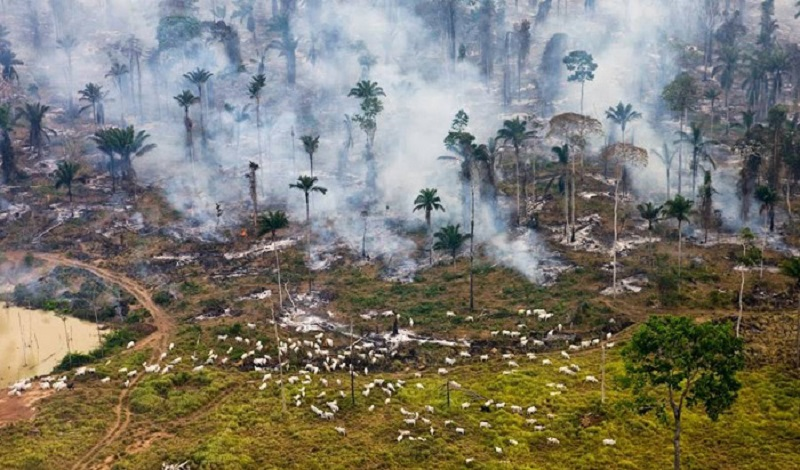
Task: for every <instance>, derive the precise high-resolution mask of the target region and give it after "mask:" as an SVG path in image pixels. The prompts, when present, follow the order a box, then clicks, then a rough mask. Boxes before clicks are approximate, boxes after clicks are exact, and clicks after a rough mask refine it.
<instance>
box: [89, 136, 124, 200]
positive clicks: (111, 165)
mask: <svg viewBox="0 0 800 470" xmlns="http://www.w3.org/2000/svg"><path fill="white" fill-rule="evenodd" d="M89 139H91V140H92V142H94V143H95V144H96V145H97V150H99V151H101V152H103V154H105V155H106V156H107V157H108V174H109V175H110V176H111V192H112V193H115V192H116V191H117V169H116V162H115V161H114V145H115V144H114V136H113V135H112V133H111V132H109V129H98V130H96V131H95V133H94V135H92V136H90V137H89Z"/></svg>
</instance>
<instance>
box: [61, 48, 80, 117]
mask: <svg viewBox="0 0 800 470" xmlns="http://www.w3.org/2000/svg"><path fill="white" fill-rule="evenodd" d="M56 45H57V46H58V48H59V49H61V50H62V51H64V54H66V56H67V79H68V82H69V83H67V87H68V88H69V89H70V90H72V89H73V88H72V53H73V52H74V51H75V48H76V47H78V39H77V38H76V37H75V36H72V35H66V36H64V37H63V38H61V39H57V40H56ZM69 102H70V106H72V95H70V96H69Z"/></svg>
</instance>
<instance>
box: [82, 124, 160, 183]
mask: <svg viewBox="0 0 800 470" xmlns="http://www.w3.org/2000/svg"><path fill="white" fill-rule="evenodd" d="M149 138H150V134H148V133H147V132H146V131H139V132H136V130H135V129H134V127H133V126H128V127H126V128H118V127H111V128H108V129H100V130H98V131H96V132H95V133H94V136H92V137H91V139H92V140H93V141H94V142H95V143H96V144H97V146H98V149H99V150H100V151H102V152H103V153H105V154H106V155H109V157H110V161H111V164H110V170H111V174H112V184H113V181H114V178H115V175H116V173H119V175H120V176H121V178H122V179H123V180H127V181H130V182H132V181H133V180H134V179H135V178H136V173H135V172H134V169H133V158H134V157H141V156H142V155H145V154H146V153H148V152H150V151H152V150H153V149H155V148H156V144H148V143H147V139H149ZM113 154H117V155H119V162H120V164H119V168H118V169H116V170H118V172H117V171H115V168H114V158H113Z"/></svg>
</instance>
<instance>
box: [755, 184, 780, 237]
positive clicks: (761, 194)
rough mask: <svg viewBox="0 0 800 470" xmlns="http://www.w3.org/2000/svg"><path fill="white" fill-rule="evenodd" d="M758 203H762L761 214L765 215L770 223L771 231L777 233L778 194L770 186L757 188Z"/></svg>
mask: <svg viewBox="0 0 800 470" xmlns="http://www.w3.org/2000/svg"><path fill="white" fill-rule="evenodd" d="M755 196H756V201H758V202H759V203H761V206H760V208H759V213H760V214H765V215H766V217H767V221H768V223H769V231H770V232H774V231H775V205H776V204H778V192H777V191H775V190H774V189H772V188H771V187H769V186H766V185H764V186H759V187H757V188H756V193H755Z"/></svg>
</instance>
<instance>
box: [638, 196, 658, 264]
mask: <svg viewBox="0 0 800 470" xmlns="http://www.w3.org/2000/svg"><path fill="white" fill-rule="evenodd" d="M636 209H637V210H638V211H639V216H640V217H641V218H643V219H644V220H646V221H647V231H648V232H650V251H651V253H650V256H651V257H652V259H653V262H654V263H655V243H654V242H653V239H654V237H653V228H654V227H653V224H654V223H656V222H658V219H659V217H660V216H661V211H662V210H663V209H664V206H657V205H655V204H653V203H652V202H647V203H643V204H639V205H637V206H636Z"/></svg>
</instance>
